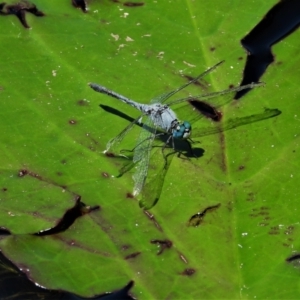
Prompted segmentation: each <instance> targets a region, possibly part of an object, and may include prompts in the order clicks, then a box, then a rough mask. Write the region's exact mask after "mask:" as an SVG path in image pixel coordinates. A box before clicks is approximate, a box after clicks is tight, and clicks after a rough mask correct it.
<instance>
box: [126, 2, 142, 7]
mask: <svg viewBox="0 0 300 300" xmlns="http://www.w3.org/2000/svg"><path fill="white" fill-rule="evenodd" d="M144 4H145V3H143V2H124V3H123V5H124V6H127V7H137V6H143V5H144Z"/></svg>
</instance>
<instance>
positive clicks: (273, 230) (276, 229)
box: [268, 226, 280, 235]
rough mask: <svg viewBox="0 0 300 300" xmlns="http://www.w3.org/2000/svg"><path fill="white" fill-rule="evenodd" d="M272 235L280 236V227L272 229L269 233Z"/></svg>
mask: <svg viewBox="0 0 300 300" xmlns="http://www.w3.org/2000/svg"><path fill="white" fill-rule="evenodd" d="M268 234H270V235H278V234H280V232H279V226H273V227H271V228H270V231H269V232H268Z"/></svg>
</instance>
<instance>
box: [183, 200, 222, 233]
mask: <svg viewBox="0 0 300 300" xmlns="http://www.w3.org/2000/svg"><path fill="white" fill-rule="evenodd" d="M220 206H221V204H220V203H218V204H216V205H213V206H208V207H206V208H205V209H204V210H203V211H202V212H198V213H196V214H195V215H193V216H191V217H190V219H189V221H188V224H187V225H188V226H193V227H197V226H199V225H200V224H201V223H202V222H203V218H204V217H205V215H206V214H207V213H208V212H213V211H214V210H216V209H217V208H219V207H220Z"/></svg>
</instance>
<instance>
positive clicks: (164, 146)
mask: <svg viewBox="0 0 300 300" xmlns="http://www.w3.org/2000/svg"><path fill="white" fill-rule="evenodd" d="M170 139H172V145H173V149H174V150H175V145H174V138H173V136H172V135H170V136H169V137H168V139H167V141H166V142H165V144H164V145H163V147H162V148H161V152H162V155H163V157H164V160H165V168H166V167H167V165H168V160H167V157H166V155H165V152H164V150H165V148H166V147H167V145H168V144H169V142H170Z"/></svg>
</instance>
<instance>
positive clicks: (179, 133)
mask: <svg viewBox="0 0 300 300" xmlns="http://www.w3.org/2000/svg"><path fill="white" fill-rule="evenodd" d="M191 130H192V126H191V124H190V123H189V122H186V121H185V122H183V123H182V124H179V125H177V126H176V129H175V130H174V131H173V137H174V138H176V139H187V138H188V137H189V136H190V135H191Z"/></svg>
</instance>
